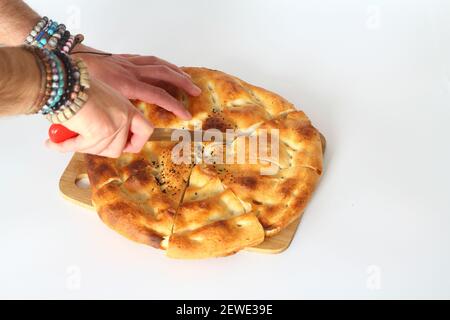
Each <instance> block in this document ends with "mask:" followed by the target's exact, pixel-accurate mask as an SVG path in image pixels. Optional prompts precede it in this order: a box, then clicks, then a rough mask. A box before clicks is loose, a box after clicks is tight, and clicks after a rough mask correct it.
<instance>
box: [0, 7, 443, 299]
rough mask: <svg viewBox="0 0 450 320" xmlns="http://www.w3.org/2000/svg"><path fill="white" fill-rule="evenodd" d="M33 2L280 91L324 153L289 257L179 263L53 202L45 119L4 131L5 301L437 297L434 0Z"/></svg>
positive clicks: (439, 225)
mask: <svg viewBox="0 0 450 320" xmlns="http://www.w3.org/2000/svg"><path fill="white" fill-rule="evenodd" d="M29 3H30V4H31V5H32V6H33V7H34V8H36V9H37V10H38V11H39V12H40V13H41V14H46V15H48V16H50V17H53V18H55V19H57V20H58V21H64V22H66V23H67V24H68V25H69V26H71V28H72V31H82V32H84V33H85V35H86V38H87V41H86V43H87V44H89V45H91V46H95V47H97V48H99V49H104V50H110V51H113V52H116V53H126V52H128V53H141V54H152V55H157V56H160V57H163V58H165V59H167V60H169V61H172V62H174V63H177V64H179V65H189V66H206V67H210V68H216V69H219V70H223V71H226V72H228V73H231V74H234V75H236V76H238V77H241V78H242V79H244V80H246V81H248V82H250V83H254V84H257V85H260V86H262V87H265V88H268V89H270V90H273V91H275V92H278V93H279V94H281V95H282V96H284V97H286V98H287V99H288V100H290V101H292V102H293V103H295V104H296V105H297V106H298V107H300V108H302V109H303V110H304V111H305V112H306V113H307V114H308V115H309V116H310V117H311V119H312V121H313V123H314V125H315V126H316V127H317V128H319V129H320V130H321V131H322V132H323V133H324V134H325V136H326V137H327V139H328V150H327V154H326V163H325V175H324V177H323V180H322V182H321V185H320V187H319V188H318V190H317V192H316V194H315V197H314V199H313V201H312V202H311V204H310V205H309V207H308V209H307V212H306V214H305V216H304V219H303V221H302V224H301V225H300V228H299V231H298V233H297V235H296V237H295V240H294V242H293V243H292V246H291V247H290V248H289V249H288V251H286V252H284V253H283V254H280V255H260V254H255V253H248V252H243V253H239V254H237V255H235V256H232V257H227V258H220V259H211V260H205V261H176V260H170V259H168V258H166V257H165V256H164V255H163V253H162V252H158V251H157V250H153V249H151V248H148V247H145V246H141V245H137V244H134V243H132V242H130V241H127V240H126V239H124V238H122V237H121V236H119V235H117V234H116V233H114V232H113V231H111V230H109V229H108V228H107V227H105V226H104V225H103V224H102V223H101V222H100V220H99V219H98V218H97V216H96V214H95V213H93V212H90V211H87V210H85V209H83V208H80V207H77V206H76V205H73V204H71V203H69V202H67V201H65V200H64V199H63V198H62V197H60V195H59V191H58V180H59V177H60V175H61V173H62V171H63V169H64V168H65V166H66V164H67V163H68V161H69V159H70V156H71V155H60V154H56V153H53V152H50V151H48V150H46V149H45V148H44V147H43V140H44V138H45V137H46V131H47V128H48V123H47V122H46V121H45V120H43V119H40V118H39V117H21V118H14V119H1V120H0V140H1V146H2V152H1V156H0V161H1V168H2V178H1V181H0V190H1V200H2V201H1V207H0V208H1V209H0V297H1V298H191V299H196V298H265V299H281V298H370V299H371V298H450V203H449V202H450V201H449V193H450V192H449V191H450V169H449V163H450V152H449V142H448V138H449V137H450V122H449V120H450V111H449V107H450V105H449V103H450V96H449V95H450V44H449V43H450V41H449V39H450V19H449V17H450V5H449V2H448V1H444V0H442V1H376V0H372V1H361V0H355V1H293V0H292V1H275V0H274V1H256V0H254V1H249V0H239V1H238V0H236V1H206V0H205V1H138V0H128V1H106V0H102V1H93V0H90V1H67V2H66V3H64V4H63V3H62V2H61V1H49V0H48V1H43V0H39V1H38V0H33V1H29Z"/></svg>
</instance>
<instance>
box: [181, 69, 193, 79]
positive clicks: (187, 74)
mask: <svg viewBox="0 0 450 320" xmlns="http://www.w3.org/2000/svg"><path fill="white" fill-rule="evenodd" d="M181 72H183V74H184V75H185V76H187V77H189V78H192V77H191V75H190V74H189V73H187V72H184V71H183V70H181Z"/></svg>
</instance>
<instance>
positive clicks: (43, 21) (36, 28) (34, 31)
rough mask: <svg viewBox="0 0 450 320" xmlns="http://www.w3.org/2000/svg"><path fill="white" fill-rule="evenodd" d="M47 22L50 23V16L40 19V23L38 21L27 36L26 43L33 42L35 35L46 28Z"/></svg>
mask: <svg viewBox="0 0 450 320" xmlns="http://www.w3.org/2000/svg"><path fill="white" fill-rule="evenodd" d="M47 23H48V18H47V17H42V19H41V20H39V21H38V23H36V25H35V26H34V27H33V29H32V30H31V31H30V33H29V35H28V36H27V37H26V38H25V44H31V43H33V41H34V39H35V37H36V36H37V35H38V34H39V33H40V32H41V31H42V29H44V28H45V26H46V25H47Z"/></svg>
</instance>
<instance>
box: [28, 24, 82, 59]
mask: <svg viewBox="0 0 450 320" xmlns="http://www.w3.org/2000/svg"><path fill="white" fill-rule="evenodd" d="M83 40H84V36H83V35H82V34H78V35H76V36H73V35H71V34H70V32H69V31H68V30H66V26H65V25H64V24H58V23H57V22H56V21H52V20H50V19H48V18H47V17H43V18H42V19H41V20H39V22H38V23H37V24H36V25H35V26H34V28H33V30H32V31H31V32H30V34H29V35H28V36H27V37H26V39H25V44H28V45H33V46H36V47H39V48H47V49H50V50H54V49H57V50H59V51H61V52H64V53H67V54H70V53H71V52H72V50H73V49H74V48H75V46H76V45H78V44H80V43H81V42H83Z"/></svg>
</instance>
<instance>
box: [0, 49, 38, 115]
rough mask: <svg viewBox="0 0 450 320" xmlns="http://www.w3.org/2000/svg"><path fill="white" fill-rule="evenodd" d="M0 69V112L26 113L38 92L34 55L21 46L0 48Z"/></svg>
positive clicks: (10, 113) (6, 113)
mask: <svg viewBox="0 0 450 320" xmlns="http://www.w3.org/2000/svg"><path fill="white" fill-rule="evenodd" d="M0 71H1V72H0V96H1V100H0V113H1V114H2V115H17V114H24V113H26V112H27V110H28V109H29V107H30V106H31V105H32V104H33V103H34V101H35V100H36V99H37V98H38V96H39V92H40V82H41V72H40V69H39V65H38V64H37V61H36V59H35V57H34V56H33V54H31V53H30V52H27V51H26V50H24V49H22V48H17V47H5V48H0Z"/></svg>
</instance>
